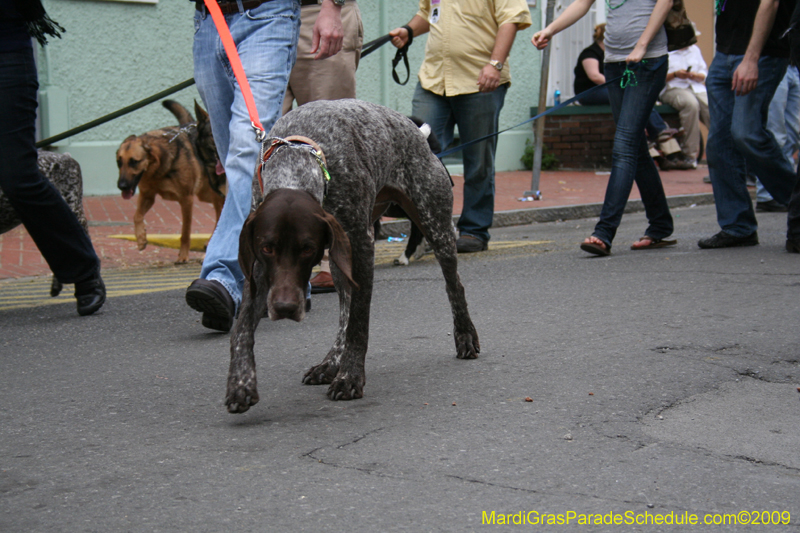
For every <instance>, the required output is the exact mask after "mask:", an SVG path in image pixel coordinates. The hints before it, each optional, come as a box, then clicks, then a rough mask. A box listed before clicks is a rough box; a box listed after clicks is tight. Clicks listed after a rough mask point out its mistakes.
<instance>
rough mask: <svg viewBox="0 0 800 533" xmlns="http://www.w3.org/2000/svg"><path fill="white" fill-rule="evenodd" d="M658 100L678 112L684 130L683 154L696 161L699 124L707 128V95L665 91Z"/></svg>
mask: <svg viewBox="0 0 800 533" xmlns="http://www.w3.org/2000/svg"><path fill="white" fill-rule="evenodd" d="M659 100H661V101H662V102H664V103H665V104H669V105H671V106H672V107H674V108H675V109H677V110H678V116H679V117H680V119H681V126H682V127H683V130H684V136H683V147H682V148H683V153H684V154H686V155H687V156H688V157H689V158H690V159H692V160H696V159H697V156H698V155H699V153H700V122H702V123H703V124H705V125H706V127H708V124H709V118H708V95H707V94H706V93H700V94H698V93H695V92H694V91H692V90H691V89H679V88H672V89H667V90H666V91H664V92H663V93H661V96H660V97H659Z"/></svg>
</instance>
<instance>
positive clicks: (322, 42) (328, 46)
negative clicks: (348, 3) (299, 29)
mask: <svg viewBox="0 0 800 533" xmlns="http://www.w3.org/2000/svg"><path fill="white" fill-rule="evenodd" d="M343 41H344V30H343V29H342V8H341V7H338V6H336V5H334V3H333V2H323V3H322V7H321V8H320V10H319V15H317V21H316V22H315V23H314V33H313V37H312V38H311V53H312V54H314V53H316V54H317V55H315V56H314V59H325V58H328V57H331V56H334V55H336V54H337V53H339V50H341V49H342V42H343Z"/></svg>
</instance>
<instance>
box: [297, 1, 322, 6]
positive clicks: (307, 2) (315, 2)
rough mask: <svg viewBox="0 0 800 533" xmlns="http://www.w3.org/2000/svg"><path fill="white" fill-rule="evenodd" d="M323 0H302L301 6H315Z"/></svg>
mask: <svg viewBox="0 0 800 533" xmlns="http://www.w3.org/2000/svg"><path fill="white" fill-rule="evenodd" d="M321 3H322V0H300V5H301V6H315V5H317V4H321Z"/></svg>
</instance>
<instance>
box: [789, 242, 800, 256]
mask: <svg viewBox="0 0 800 533" xmlns="http://www.w3.org/2000/svg"><path fill="white" fill-rule="evenodd" d="M786 251H787V252H789V253H790V254H800V239H794V240H792V239H786Z"/></svg>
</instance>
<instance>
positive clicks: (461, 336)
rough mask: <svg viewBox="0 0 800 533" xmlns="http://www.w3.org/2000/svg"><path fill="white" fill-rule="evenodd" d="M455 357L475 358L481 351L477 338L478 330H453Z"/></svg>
mask: <svg viewBox="0 0 800 533" xmlns="http://www.w3.org/2000/svg"><path fill="white" fill-rule="evenodd" d="M454 336H455V341H456V357H458V358H459V359H477V358H478V354H479V353H481V343H480V341H479V340H478V332H477V331H475V330H474V329H473V330H472V331H471V332H461V333H459V332H458V331H457V332H455V335H454Z"/></svg>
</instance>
